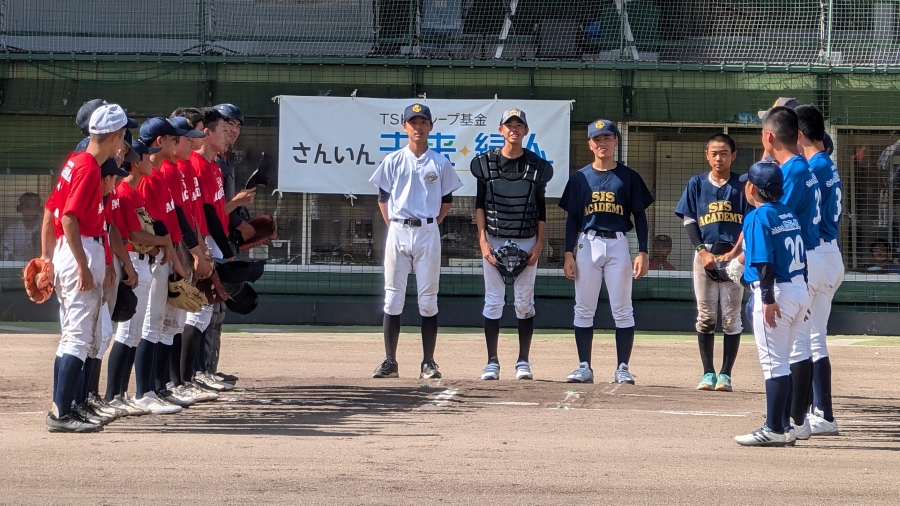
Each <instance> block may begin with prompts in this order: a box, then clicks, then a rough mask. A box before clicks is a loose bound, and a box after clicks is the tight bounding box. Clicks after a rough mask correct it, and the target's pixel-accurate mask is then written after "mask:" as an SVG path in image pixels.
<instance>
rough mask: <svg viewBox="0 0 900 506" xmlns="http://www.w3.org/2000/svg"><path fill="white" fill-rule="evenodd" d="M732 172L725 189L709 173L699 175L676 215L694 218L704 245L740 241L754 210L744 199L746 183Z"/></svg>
mask: <svg viewBox="0 0 900 506" xmlns="http://www.w3.org/2000/svg"><path fill="white" fill-rule="evenodd" d="M739 178H740V176H739V175H737V174H734V173H732V174H731V177H729V178H728V181H726V182H725V184H723V185H722V186H716V185H714V184H713V183H712V181H710V180H709V173H705V174H698V175H696V176H694V177H692V178H691V179H690V181H688V184H687V187H685V189H684V193H683V194H681V200H680V201H679V202H678V206H677V207H676V208H675V214H676V215H677V216H678V217H679V218H681V219H685V218H690V219H692V220H694V221H696V222H697V225H699V226H700V237H701V238H702V239H703V243H704V244H715V243H717V242H730V243H734V242H735V241H737V238H738V236H739V235H741V228H742V227H743V225H744V215H745V214H747V213H748V212H750V210H751V209H752V207H751V206H750V203H749V202H747V198H746V197H745V196H744V183H742V182H740V181H739Z"/></svg>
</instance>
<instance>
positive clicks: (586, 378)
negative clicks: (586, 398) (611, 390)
mask: <svg viewBox="0 0 900 506" xmlns="http://www.w3.org/2000/svg"><path fill="white" fill-rule="evenodd" d="M593 382H594V371H592V370H591V366H590V364H588V363H587V362H581V363H579V364H578V369H575V370H574V371H572V374H570V375H568V376H566V383H593Z"/></svg>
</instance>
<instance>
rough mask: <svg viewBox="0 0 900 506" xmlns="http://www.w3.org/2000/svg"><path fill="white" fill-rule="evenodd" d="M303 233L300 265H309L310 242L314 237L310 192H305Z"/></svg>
mask: <svg viewBox="0 0 900 506" xmlns="http://www.w3.org/2000/svg"><path fill="white" fill-rule="evenodd" d="M302 207H303V210H302V211H301V212H302V213H303V234H302V235H301V238H300V265H309V253H310V252H309V244H310V238H311V237H312V227H311V223H312V220H311V219H309V194H308V193H304V194H303V206H302Z"/></svg>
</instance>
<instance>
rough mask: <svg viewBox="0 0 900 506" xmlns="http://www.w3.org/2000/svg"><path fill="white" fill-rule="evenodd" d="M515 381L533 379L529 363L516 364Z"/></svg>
mask: <svg viewBox="0 0 900 506" xmlns="http://www.w3.org/2000/svg"><path fill="white" fill-rule="evenodd" d="M516 379H517V380H530V379H534V375H533V374H531V363H529V362H525V361H520V362H516Z"/></svg>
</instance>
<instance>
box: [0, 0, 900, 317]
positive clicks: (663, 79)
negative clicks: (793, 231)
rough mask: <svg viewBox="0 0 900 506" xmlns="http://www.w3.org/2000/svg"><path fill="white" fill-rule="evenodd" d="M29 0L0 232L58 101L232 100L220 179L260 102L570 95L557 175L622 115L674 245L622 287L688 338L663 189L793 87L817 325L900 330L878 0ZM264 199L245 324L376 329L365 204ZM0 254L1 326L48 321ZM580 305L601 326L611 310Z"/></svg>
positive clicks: (556, 305) (263, 116)
mask: <svg viewBox="0 0 900 506" xmlns="http://www.w3.org/2000/svg"><path fill="white" fill-rule="evenodd" d="M45 3H46V2H30V3H29V4H28V5H27V6H24V5H18V3H17V2H4V3H0V20H2V21H0V132H2V133H3V135H0V167H2V168H3V172H2V173H0V178H2V184H0V237H2V236H3V235H5V234H6V232H7V231H9V230H13V229H14V228H15V225H16V223H18V222H19V221H21V218H22V213H21V212H19V211H17V209H16V208H17V203H18V199H19V198H20V197H21V195H22V194H23V193H26V192H34V193H37V194H38V195H39V196H41V197H42V198H46V195H47V194H48V193H49V190H50V187H51V185H52V184H53V181H54V177H55V174H56V172H57V171H58V167H59V165H60V164H61V161H62V160H63V159H64V158H65V156H66V155H67V154H68V152H69V151H70V150H71V149H72V147H73V146H74V145H75V144H76V143H77V142H78V141H79V140H80V137H81V136H80V133H79V132H78V130H77V128H76V127H75V125H74V121H73V116H74V114H75V112H76V111H77V109H78V107H79V106H80V105H81V104H82V103H83V102H84V101H86V100H89V99H92V98H97V97H103V98H106V99H108V100H111V101H117V102H119V103H121V104H123V105H124V106H125V107H126V108H127V109H128V110H129V113H130V114H132V115H135V116H137V117H138V118H140V119H143V118H145V117H148V116H154V115H168V114H169V113H170V112H171V111H172V110H173V109H175V107H177V106H182V105H205V104H215V103H221V102H231V103H234V104H237V105H238V106H240V107H241V109H242V110H243V112H244V116H245V118H246V123H245V126H244V129H243V133H242V136H241V138H240V139H239V141H238V144H237V145H236V146H235V150H234V152H233V153H231V157H232V160H233V161H234V162H235V165H236V168H237V174H238V178H237V180H238V181H239V182H240V181H241V180H242V179H246V177H247V176H249V174H250V173H251V172H252V170H253V169H254V168H255V164H256V161H257V160H258V159H259V156H260V153H261V152H263V151H264V152H266V153H270V154H274V153H277V148H278V107H277V104H275V103H274V102H273V101H272V97H274V96H277V95H310V96H329V95H330V96H350V95H351V94H353V93H356V94H357V96H365V97H382V98H404V99H410V100H413V99H415V97H417V96H419V95H422V94H425V95H426V96H427V97H428V98H443V99H454V98H490V97H493V96H494V95H499V96H500V97H502V98H506V99H517V100H523V101H524V100H534V99H545V100H574V101H575V103H574V107H573V109H572V116H571V133H570V139H571V141H570V146H569V150H570V166H569V167H565V168H561V167H557V168H556V169H557V171H558V172H560V173H563V172H565V171H566V170H568V171H571V170H576V169H578V168H580V167H582V166H583V165H584V164H586V163H588V162H589V161H590V153H589V152H588V150H587V147H586V141H585V140H584V131H585V127H586V125H587V124H588V122H590V121H592V120H594V119H596V118H598V117H605V118H608V119H612V120H614V121H616V122H618V124H619V126H620V130H621V131H622V138H621V139H620V153H619V158H620V159H621V160H622V161H623V162H625V163H627V164H628V165H629V166H631V167H632V168H634V169H636V170H638V171H639V172H640V173H641V174H642V176H643V177H644V178H645V180H646V181H647V183H648V186H650V188H651V190H652V191H653V192H654V195H655V196H656V199H657V202H656V204H655V205H654V206H652V207H651V208H650V209H649V212H650V215H649V217H650V223H651V237H653V236H656V235H667V236H669V237H670V238H671V239H672V242H673V248H672V251H671V253H670V255H669V257H668V260H669V261H670V262H671V263H672V264H673V265H674V266H675V267H676V269H677V270H675V271H651V273H650V275H648V276H647V278H645V279H642V280H639V281H637V282H636V283H635V287H634V298H635V301H636V312H637V325H638V327H639V328H645V329H650V328H655V329H660V330H674V329H684V330H689V329H692V328H693V326H692V324H691V321H692V320H693V306H692V302H691V301H692V299H693V294H692V290H691V283H690V277H689V276H690V274H689V271H688V270H687V269H688V262H689V259H690V255H691V251H690V250H689V248H687V246H686V245H687V242H686V238H685V234H684V232H683V231H682V229H681V226H680V224H679V223H678V221H677V219H675V216H674V214H673V209H674V205H675V203H676V201H677V199H678V197H679V196H680V192H681V190H682V189H683V185H684V183H685V182H686V181H687V179H688V178H689V177H690V176H691V175H693V174H695V173H699V172H702V171H704V170H706V164H705V162H704V159H703V153H702V149H703V146H704V144H705V140H706V139H707V138H708V137H709V136H710V135H712V134H713V133H717V132H727V133H729V134H730V135H732V136H733V137H734V138H735V139H736V141H737V142H738V150H739V158H738V161H737V162H736V163H735V164H734V166H733V167H734V168H735V169H736V171H739V172H741V171H743V170H746V167H747V166H749V164H750V161H751V160H755V159H758V156H759V150H760V149H761V147H760V146H759V141H758V136H759V130H758V125H757V124H756V111H757V110H760V109H765V108H767V107H769V106H771V104H772V103H773V102H774V100H775V99H776V98H777V97H778V96H791V97H796V98H798V99H799V100H800V101H802V102H804V103H813V104H815V105H817V106H818V107H819V108H820V109H821V110H822V111H823V113H824V114H825V116H826V121H827V124H828V129H829V132H830V134H831V135H832V137H833V139H834V140H835V143H836V151H835V155H834V156H835V160H836V162H837V166H838V169H839V171H840V174H841V178H842V181H843V184H844V188H845V191H846V193H847V194H846V195H845V196H844V199H845V203H846V207H845V217H844V222H843V225H842V229H841V237H840V241H841V246H842V249H843V251H844V255H845V262H846V265H847V277H846V280H845V282H844V285H843V286H842V287H841V289H840V290H839V292H838V294H837V297H836V300H835V312H834V315H833V323H832V328H831V331H832V332H835V333H895V332H897V330H898V329H900V273H898V272H900V270H894V269H893V267H891V265H894V264H893V261H894V258H895V257H896V256H900V248H898V242H900V216H898V214H900V213H898V211H900V207H898V197H897V196H896V195H895V194H896V193H897V192H896V189H897V188H896V186H897V184H898V181H897V177H896V175H897V171H898V167H900V151H898V152H897V153H896V156H895V154H894V150H891V149H889V148H891V146H893V145H894V144H895V143H896V142H897V141H900V124H898V123H897V118H900V103H898V101H897V100H896V97H897V96H898V92H900V89H898V88H900V79H898V77H900V43H898V33H897V26H896V25H897V23H896V21H897V17H898V16H900V5H898V2H896V1H880V2H879V1H867V2H838V1H836V2H833V6H832V7H830V8H829V7H828V6H827V5H824V6H823V5H822V3H821V2H818V1H816V2H812V1H796V2H787V3H785V2H774V1H751V2H722V3H719V4H717V5H719V8H718V10H714V9H713V8H712V7H710V6H709V3H708V2H692V1H688V0H681V1H678V2H664V3H662V2H650V1H642V0H635V1H614V0H609V1H600V0H596V1H592V2H587V3H584V2H566V1H548V0H543V1H540V2H538V1H535V2H529V1H520V2H512V3H509V4H506V3H504V2H501V3H500V4H499V6H498V4H495V3H493V2H484V1H482V0H461V1H459V2H457V3H452V2H450V4H442V5H441V6H440V9H438V8H437V7H436V6H435V5H436V3H435V2H429V1H427V0H425V1H418V2H410V1H398V0H391V1H390V2H376V1H362V0H353V1H346V2H330V1H321V2H290V1H286V2H241V1H238V0H232V1H224V0H215V1H213V0H210V1H199V2H189V4H191V5H188V6H186V7H183V8H182V7H178V8H177V9H171V10H170V11H168V12H167V13H165V14H160V16H162V17H161V18H160V19H158V20H154V21H153V22H151V23H148V24H146V25H140V26H139V25H137V24H134V23H136V22H134V21H131V20H129V17H128V15H127V13H125V14H123V16H122V17H123V19H124V21H123V22H122V25H121V26H117V27H114V28H110V27H108V26H95V25H93V24H91V23H94V21H91V20H88V19H83V20H82V19H76V20H75V22H74V23H73V22H72V21H71V20H68V21H67V20H66V19H64V18H63V17H60V16H62V14H51V15H47V16H44V17H42V19H41V21H40V22H38V21H36V20H35V18H34V17H29V16H27V15H26V14H27V12H29V11H31V12H38V11H39V10H40V8H41V6H42V5H44V4H45ZM93 4H96V5H97V6H100V5H102V4H103V2H102V1H101V0H94V1H93ZM140 4H141V2H138V3H137V4H136V5H133V6H130V7H129V8H132V7H133V8H135V9H137V8H138V7H140ZM514 4H515V6H513V5H514ZM788 4H789V5H788ZM826 4H827V3H826ZM723 6H724V7H723ZM13 7H15V8H13ZM436 9H438V10H436ZM163 11H165V9H163ZM41 12H43V11H41ZM135 12H137V11H135ZM54 16H56V17H54ZM457 18H458V19H457ZM401 19H402V20H404V21H403V22H400V21H399V20H401ZM273 20H276V21H277V22H273ZM457 21H459V22H457ZM73 25H74V26H77V27H78V28H77V30H75V31H72V30H73V29H71V28H69V27H70V26H73ZM63 27H66V28H65V29H64V28H63ZM173 27H175V28H178V29H173ZM304 28H308V29H307V30H304ZM779 34H788V35H779ZM525 103H526V104H527V102H525ZM522 108H523V109H526V111H527V108H526V107H525V106H524V105H523V106H522ZM886 150H887V151H886ZM473 200H474V199H472V198H464V197H462V198H458V199H456V200H455V204H454V208H453V211H452V212H451V214H450V216H449V217H448V219H447V222H446V223H445V224H444V225H443V229H442V237H443V238H444V239H443V243H442V245H443V248H444V253H445V254H444V260H443V267H442V278H441V285H442V286H441V299H440V304H441V308H442V315H443V316H442V324H459V325H480V323H481V321H480V316H479V315H480V305H481V302H480V297H481V295H482V279H481V267H480V263H479V262H478V259H477V249H476V248H475V247H474V242H473V241H472V240H471V239H472V238H473V235H474V226H473V225H472V220H471V217H472V210H473ZM548 204H549V207H550V209H548V220H549V221H548V228H547V233H546V236H547V240H546V243H545V247H544V252H543V256H542V258H541V260H540V262H541V266H542V267H541V270H540V273H539V277H538V281H537V289H536V290H537V291H536V295H537V297H538V301H537V304H538V308H539V309H538V311H539V320H541V321H539V325H544V326H559V327H568V326H569V325H570V324H571V307H572V296H573V288H572V284H571V283H570V282H569V281H567V280H565V279H564V278H563V277H562V276H561V273H560V266H561V265H560V264H561V256H560V253H559V251H560V250H561V243H562V235H563V220H564V215H563V213H562V212H561V210H559V209H558V208H557V207H556V206H555V204H556V201H555V200H551V201H549V202H548ZM276 209H277V210H278V216H279V225H280V226H279V228H280V237H279V241H278V242H276V243H273V244H272V245H270V246H269V247H268V248H263V249H259V250H256V251H253V252H252V253H251V255H252V256H254V257H256V258H267V259H268V260H269V261H270V263H269V265H268V267H267V273H266V275H265V276H264V277H263V278H262V279H261V280H260V281H259V282H258V283H257V286H256V288H257V291H258V292H259V293H260V294H261V305H260V308H259V309H258V310H257V311H256V312H255V313H253V314H251V315H249V316H248V317H245V319H247V320H249V319H252V320H253V321H257V322H271V323H370V324H377V323H378V322H380V313H379V308H380V302H379V300H380V295H381V293H382V276H381V270H380V267H379V264H380V259H381V255H382V253H383V250H382V247H381V246H382V244H383V233H384V229H383V227H381V226H380V219H379V216H378V211H377V205H376V203H375V198H374V197H372V196H365V195H361V196H358V198H346V197H344V195H340V194H336V195H325V194H284V195H283V197H282V198H281V199H279V198H277V197H276V196H272V195H269V194H267V195H260V196H259V197H258V198H257V201H256V204H255V205H254V206H253V208H252V209H251V212H254V213H261V212H266V213H270V214H271V213H274V212H275V211H276ZM16 230H18V229H16ZM12 239H15V238H14V237H13V238H12ZM5 240H6V239H5V238H4V241H5ZM23 240H24V239H23ZM877 241H884V242H886V243H887V244H888V249H889V251H888V257H889V258H888V259H887V263H885V261H883V259H882V260H878V259H876V258H875V257H874V256H873V252H872V247H871V246H872V244H873V243H875V242H877ZM13 244H19V243H15V242H14V243H13ZM12 249H13V250H14V251H13V252H12V253H11V254H10V255H8V256H4V257H3V258H0V262H2V263H0V319H3V318H6V319H10V320H14V319H18V320H23V319H46V320H53V319H55V318H56V312H55V309H53V308H52V307H51V303H48V304H47V305H46V306H41V307H37V306H34V305H32V304H30V303H28V302H27V300H26V299H25V297H24V291H23V290H22V289H21V281H20V280H19V279H18V273H19V270H20V269H21V266H22V265H23V262H24V260H25V259H24V258H21V255H18V256H17V254H16V253H17V252H19V251H20V248H19V247H17V246H16V247H13V248H12ZM652 254H653V252H652V251H651V255H652ZM876 267H877V269H875V268H876ZM414 286H415V285H414V283H412V284H411V285H410V290H413V289H414V288H413V287H414ZM410 295H412V293H410ZM410 302H411V304H410V306H411V308H412V306H413V305H414V298H411V300H410ZM601 308H602V306H601ZM598 313H599V314H598V325H608V324H610V322H609V321H606V320H604V319H603V318H608V316H605V313H604V311H603V310H601V311H599V312H598ZM414 321H415V317H411V319H410V320H409V322H410V323H414Z"/></svg>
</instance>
